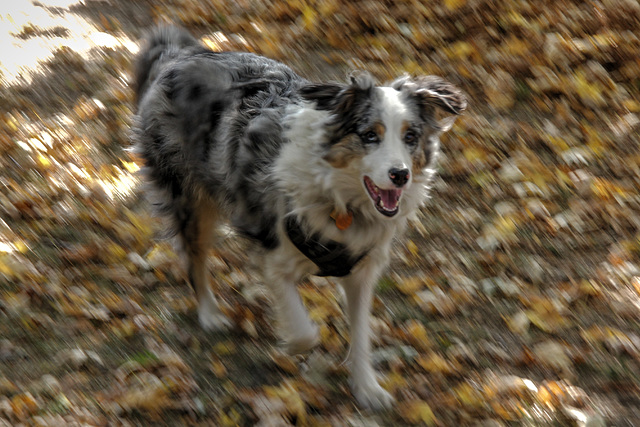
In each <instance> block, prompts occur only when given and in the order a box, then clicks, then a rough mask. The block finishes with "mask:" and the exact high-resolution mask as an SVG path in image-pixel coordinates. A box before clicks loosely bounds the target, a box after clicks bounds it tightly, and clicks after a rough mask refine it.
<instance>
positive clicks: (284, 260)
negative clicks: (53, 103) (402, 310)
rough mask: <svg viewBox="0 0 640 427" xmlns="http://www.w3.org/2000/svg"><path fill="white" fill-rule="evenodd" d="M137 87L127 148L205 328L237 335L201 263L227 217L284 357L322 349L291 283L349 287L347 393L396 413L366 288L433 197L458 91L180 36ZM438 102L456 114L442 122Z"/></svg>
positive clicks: (165, 42)
mask: <svg viewBox="0 0 640 427" xmlns="http://www.w3.org/2000/svg"><path fill="white" fill-rule="evenodd" d="M135 85H136V87H135V90H136V95H137V102H138V106H137V108H138V109H137V115H136V118H135V125H134V129H133V135H134V142H135V143H136V147H137V150H138V152H139V153H140V155H141V157H142V158H143V160H144V162H145V168H144V171H145V173H146V177H147V179H148V181H149V182H150V183H151V184H152V186H153V187H154V188H155V190H156V193H157V194H159V196H160V197H159V198H158V200H157V201H156V203H155V204H156V206H157V207H158V208H159V211H160V212H161V213H162V214H164V215H165V216H167V217H168V218H170V219H171V222H172V225H173V231H174V232H175V235H176V236H177V237H178V240H179V242H180V243H181V249H182V251H183V253H184V255H185V258H186V263H187V270H188V276H189V280H190V282H191V285H192V286H193V288H194V290H195V295H196V298H197V300H198V318H199V321H200V323H201V325H202V326H203V327H204V328H206V329H210V330H217V329H223V328H226V327H228V326H229V320H228V319H227V318H226V317H225V316H224V315H223V314H222V312H221V310H220V308H219V306H218V302H217V301H216V297H215V296H214V295H213V293H212V291H211V289H210V288H209V285H208V279H207V270H206V267H205V266H206V263H205V260H206V256H207V251H208V249H209V248H210V247H211V245H212V234H213V233H212V232H213V231H214V229H215V228H216V226H217V225H218V224H220V223H221V222H222V221H226V222H227V223H228V224H230V225H231V226H232V227H233V228H234V229H235V230H236V231H237V232H238V234H241V235H244V236H247V237H248V238H249V239H250V240H252V241H254V242H256V243H257V245H258V246H261V247H262V248H263V250H261V251H260V252H261V253H263V254H264V257H263V261H264V281H265V284H266V285H268V286H269V287H270V292H271V294H272V296H273V303H274V306H275V307H274V309H275V313H276V320H277V323H278V326H279V330H280V336H281V338H282V340H283V341H284V343H285V346H286V349H287V350H288V351H289V352H291V353H297V352H303V351H306V350H309V349H310V348H312V347H313V346H315V345H316V344H318V341H319V336H318V328H317V326H316V325H315V324H314V323H313V322H312V321H311V320H310V318H309V316H308V313H307V310H306V309H305V307H304V306H303V304H302V301H301V299H300V296H299V295H298V292H297V290H296V282H298V281H299V280H300V279H301V278H302V277H304V276H305V275H320V276H334V277H340V278H341V284H342V286H343V287H344V290H345V294H346V307H347V316H348V320H349V324H350V335H351V343H350V344H351V348H350V351H349V355H348V357H347V362H348V366H349V368H350V375H351V376H350V385H351V390H352V392H353V395H354V397H355V398H356V400H357V401H358V403H359V404H360V405H361V406H362V407H366V408H373V409H379V408H387V407H389V406H390V405H391V404H392V402H393V397H392V396H391V395H390V394H389V393H388V392H387V391H385V390H384V389H383V388H382V387H381V386H380V385H379V384H378V381H377V379H376V374H375V371H374V369H373V366H372V362H371V344H370V327H369V316H370V310H371V303H372V298H373V290H374V287H375V285H376V281H377V280H378V278H379V277H380V274H381V273H382V271H383V270H384V269H385V267H386V266H387V265H388V264H389V258H390V255H391V252H392V241H393V239H394V237H396V236H399V235H400V234H402V232H403V231H404V230H405V228H406V225H407V220H408V219H409V218H411V217H412V216H414V215H415V214H416V213H417V211H418V209H419V207H420V206H421V205H422V204H423V203H424V202H425V200H426V199H427V196H428V190H429V185H430V182H431V179H432V177H433V174H434V166H435V162H436V157H437V155H438V146H439V139H438V137H439V135H440V134H442V133H443V132H445V131H447V130H448V129H450V127H451V126H452V124H453V120H452V118H453V117H455V115H458V114H460V113H461V112H462V111H463V110H464V109H465V108H466V106H467V101H466V98H465V96H464V95H463V94H462V92H461V91H460V90H458V89H457V88H456V87H454V86H453V85H452V84H450V83H448V82H446V81H445V80H443V79H441V78H439V77H435V76H423V77H418V78H410V77H407V76H405V77H401V78H399V79H397V80H395V81H393V82H392V83H390V84H389V85H388V86H377V85H376V84H375V82H374V80H373V78H372V77H371V76H370V75H368V74H366V73H363V72H361V73H358V74H353V75H352V76H351V77H350V81H349V82H348V83H346V84H340V83H313V82H310V81H307V80H306V79H304V78H302V77H300V76H298V75H297V74H296V73H295V72H293V71H292V70H291V69H290V68H289V67H287V66H286V65H284V64H281V63H279V62H277V61H274V60H271V59H267V58H264V57H261V56H258V55H254V54H251V53H237V52H213V51H210V50H208V49H206V48H205V47H204V46H202V45H201V44H200V43H199V42H198V41H197V40H196V39H195V38H193V37H192V36H191V35H190V34H188V33H187V32H185V31H184V30H181V29H177V28H173V27H162V28H157V29H156V30H154V31H153V32H152V33H151V34H150V36H149V37H148V39H147V40H146V46H145V47H144V48H143V49H142V50H141V53H140V55H139V57H138V61H137V65H136V82H135ZM438 108H439V109H441V110H443V111H445V112H447V113H450V114H452V115H453V116H450V117H449V118H448V119H445V120H441V121H438V120H437V119H436V115H435V110H436V109H438Z"/></svg>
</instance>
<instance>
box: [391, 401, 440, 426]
mask: <svg viewBox="0 0 640 427" xmlns="http://www.w3.org/2000/svg"><path fill="white" fill-rule="evenodd" d="M398 414H399V415H400V416H401V417H402V419H403V420H404V421H405V422H408V423H410V424H424V425H427V426H433V425H436V418H435V415H433V411H432V410H431V407H430V406H429V405H428V404H427V402H424V401H422V400H411V401H408V402H402V403H401V404H399V405H398Z"/></svg>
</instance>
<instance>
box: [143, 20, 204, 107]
mask: <svg viewBox="0 0 640 427" xmlns="http://www.w3.org/2000/svg"><path fill="white" fill-rule="evenodd" d="M195 46H200V43H199V42H198V40H196V39H195V38H194V37H193V36H192V35H191V34H189V33H188V32H187V31H186V30H183V29H182V28H177V27H170V26H159V27H156V28H154V29H153V30H152V31H151V32H150V33H149V34H148V35H147V37H146V40H145V42H144V44H143V46H142V48H141V49H140V53H139V54H138V58H137V60H136V65H135V87H134V89H135V93H136V102H140V99H142V96H143V95H144V93H145V92H146V90H147V88H148V87H149V84H150V83H151V82H152V81H153V79H155V77H156V74H157V73H158V70H159V69H160V65H162V64H163V63H164V62H166V61H167V60H169V59H171V58H174V57H176V56H177V55H178V54H179V53H180V51H181V50H183V49H185V48H188V47H195Z"/></svg>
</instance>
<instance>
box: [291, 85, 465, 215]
mask: <svg viewBox="0 0 640 427" xmlns="http://www.w3.org/2000/svg"><path fill="white" fill-rule="evenodd" d="M302 95H303V97H304V98H305V99H308V100H311V101H315V102H316V105H317V108H318V109H322V110H328V111H331V112H332V113H333V115H332V121H331V124H330V126H329V128H330V129H329V140H328V142H327V146H326V154H325V156H324V159H325V160H326V161H327V162H328V163H329V164H330V165H331V166H332V167H334V168H339V169H342V168H353V169H355V170H356V171H357V172H358V174H359V175H360V176H359V179H360V181H361V184H362V190H363V192H364V193H366V194H367V195H368V197H369V198H370V200H371V202H372V206H373V207H374V208H375V209H376V210H377V212H378V213H379V214H381V215H383V216H384V217H393V216H395V215H396V214H397V213H398V212H399V209H400V201H401V199H402V195H403V193H404V192H406V191H408V190H409V188H410V187H411V185H412V183H413V181H414V180H415V179H416V177H419V176H421V175H422V174H423V173H424V171H425V169H426V168H429V167H430V166H432V165H433V162H434V160H435V155H436V153H437V150H438V143H439V139H438V137H439V135H440V134H441V133H442V132H445V131H446V130H448V129H449V128H450V127H451V125H452V124H453V120H451V119H449V120H443V121H441V122H438V121H437V120H436V118H435V108H436V107H439V108H441V109H443V110H445V111H446V112H449V113H452V114H460V113H461V112H462V111H463V110H464V109H465V108H466V98H465V97H464V95H463V94H462V93H461V92H460V91H459V90H458V89H457V88H455V87H454V86H453V85H451V84H450V83H447V82H446V81H444V80H442V79H440V78H438V77H435V76H426V77H421V78H418V79H409V78H401V79H398V80H396V81H395V82H393V83H392V84H391V85H390V86H388V87H377V86H375V84H374V82H373V79H372V78H371V77H370V76H369V75H368V74H360V75H358V76H354V77H352V79H351V84H350V85H340V84H318V85H310V86H306V87H304V88H302Z"/></svg>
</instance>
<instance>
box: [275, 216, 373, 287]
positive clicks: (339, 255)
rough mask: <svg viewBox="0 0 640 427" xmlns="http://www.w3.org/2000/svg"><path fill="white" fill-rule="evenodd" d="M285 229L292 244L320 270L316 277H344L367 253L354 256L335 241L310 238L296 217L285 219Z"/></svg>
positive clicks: (318, 237)
mask: <svg viewBox="0 0 640 427" xmlns="http://www.w3.org/2000/svg"><path fill="white" fill-rule="evenodd" d="M284 229H285V231H286V232H287V236H289V240H291V243H293V244H294V245H295V247H296V248H298V250H299V251H300V252H302V254H303V255H304V256H306V257H307V258H309V259H310V260H311V261H313V263H314V264H315V265H317V266H318V268H319V269H320V271H319V272H317V273H315V275H316V276H321V277H324V276H334V277H344V276H347V275H349V273H351V270H352V269H353V267H355V265H356V264H357V263H358V261H360V260H361V259H362V258H364V256H365V255H366V254H367V252H364V253H362V254H360V255H357V256H354V255H353V254H352V253H351V251H349V249H347V247H346V246H345V245H344V244H342V243H339V242H336V241H334V240H328V241H325V240H322V242H321V237H320V235H319V234H318V233H315V234H313V235H312V236H309V235H308V234H307V233H305V232H304V230H302V225H301V224H300V221H299V220H298V218H297V216H296V215H289V216H287V218H286V219H285V222H284Z"/></svg>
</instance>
